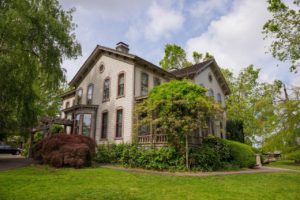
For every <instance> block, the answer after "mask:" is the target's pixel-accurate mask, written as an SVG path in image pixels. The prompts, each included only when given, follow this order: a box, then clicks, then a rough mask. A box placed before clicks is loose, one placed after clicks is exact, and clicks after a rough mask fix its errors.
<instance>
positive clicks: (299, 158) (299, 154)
mask: <svg viewBox="0 0 300 200" xmlns="http://www.w3.org/2000/svg"><path fill="white" fill-rule="evenodd" d="M286 158H287V159H289V160H294V161H295V163H300V149H299V150H296V151H293V152H291V153H288V154H286Z"/></svg>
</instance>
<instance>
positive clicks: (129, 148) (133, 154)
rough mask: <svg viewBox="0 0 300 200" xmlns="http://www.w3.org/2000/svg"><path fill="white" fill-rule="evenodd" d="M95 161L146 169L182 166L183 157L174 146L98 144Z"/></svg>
mask: <svg viewBox="0 0 300 200" xmlns="http://www.w3.org/2000/svg"><path fill="white" fill-rule="evenodd" d="M95 161H96V162H99V163H120V164H122V165H123V166H125V167H141V168H146V169H159V170H162V169H182V168H184V158H183V157H182V156H180V155H179V154H178V152H177V151H176V150H175V148H174V147H162V148H159V149H152V148H151V149H144V148H142V147H140V146H138V145H137V144H119V145H98V147H97V155H96V158H95Z"/></svg>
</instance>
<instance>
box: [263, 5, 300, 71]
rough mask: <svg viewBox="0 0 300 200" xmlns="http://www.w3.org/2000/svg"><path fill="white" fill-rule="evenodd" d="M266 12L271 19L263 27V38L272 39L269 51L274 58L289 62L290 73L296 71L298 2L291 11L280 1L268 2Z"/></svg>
mask: <svg viewBox="0 0 300 200" xmlns="http://www.w3.org/2000/svg"><path fill="white" fill-rule="evenodd" d="M268 2H269V6H268V10H269V11H270V12H271V13H272V15H273V18H272V19H270V20H268V21H267V22H266V23H265V24H264V26H263V33H264V34H265V38H272V40H273V42H272V44H271V46H270V51H271V53H272V55H273V57H274V58H276V59H278V60H280V61H289V62H291V66H290V71H295V72H296V71H297V67H299V66H300V63H299V59H300V28H299V24H300V9H299V6H300V1H299V0H294V2H293V3H294V5H295V7H298V10H293V9H291V8H289V7H288V6H287V5H285V4H284V3H283V2H282V1H281V0H268Z"/></svg>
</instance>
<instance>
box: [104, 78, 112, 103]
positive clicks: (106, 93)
mask: <svg viewBox="0 0 300 200" xmlns="http://www.w3.org/2000/svg"><path fill="white" fill-rule="evenodd" d="M109 85H110V79H109V78H106V79H105V80H104V86H103V101H108V100H109Z"/></svg>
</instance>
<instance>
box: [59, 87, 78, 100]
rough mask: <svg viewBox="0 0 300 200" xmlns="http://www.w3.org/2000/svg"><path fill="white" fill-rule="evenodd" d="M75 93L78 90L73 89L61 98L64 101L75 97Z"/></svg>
mask: <svg viewBox="0 0 300 200" xmlns="http://www.w3.org/2000/svg"><path fill="white" fill-rule="evenodd" d="M75 93H76V90H75V89H72V90H70V91H67V92H65V93H63V94H61V95H60V97H61V98H63V99H65V98H68V97H72V96H75Z"/></svg>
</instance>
